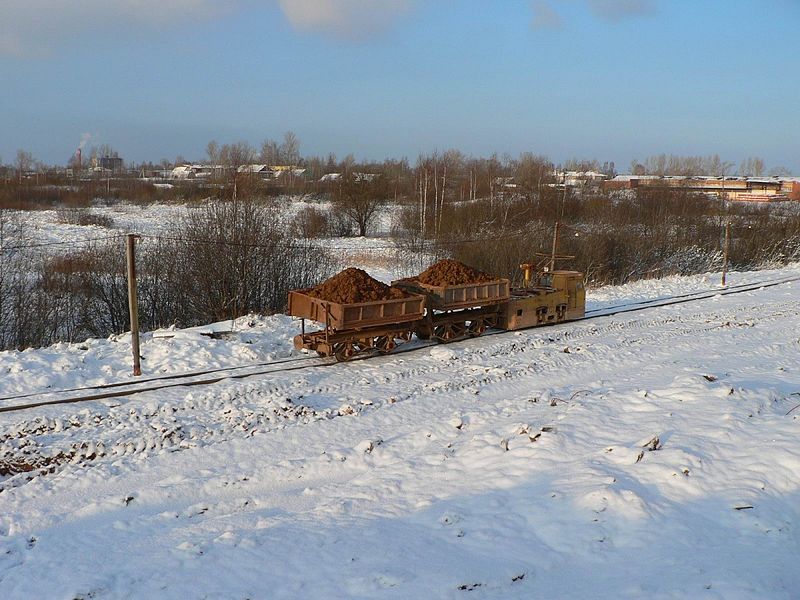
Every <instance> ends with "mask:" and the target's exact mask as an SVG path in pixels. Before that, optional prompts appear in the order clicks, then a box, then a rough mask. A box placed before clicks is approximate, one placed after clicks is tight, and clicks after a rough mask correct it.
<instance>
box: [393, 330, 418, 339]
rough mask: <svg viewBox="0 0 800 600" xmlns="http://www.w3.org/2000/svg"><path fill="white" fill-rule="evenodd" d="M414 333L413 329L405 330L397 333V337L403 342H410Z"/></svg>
mask: <svg viewBox="0 0 800 600" xmlns="http://www.w3.org/2000/svg"><path fill="white" fill-rule="evenodd" d="M412 333H413V332H411V331H403V332H401V333H399V334H397V335H396V336H395V337H396V338H397V339H398V340H401V341H403V342H410V341H411V335H412ZM417 337H419V336H417Z"/></svg>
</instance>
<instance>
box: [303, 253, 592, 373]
mask: <svg viewBox="0 0 800 600" xmlns="http://www.w3.org/2000/svg"><path fill="white" fill-rule="evenodd" d="M521 268H522V269H523V271H524V273H525V277H524V283H523V285H522V286H521V287H518V288H512V287H511V285H510V282H509V280H508V279H504V278H497V277H492V276H490V275H487V274H485V273H481V272H480V271H475V270H474V269H470V268H469V267H466V266H465V265H463V264H461V263H457V262H455V261H449V260H445V261H440V262H439V263H436V265H433V266H432V267H430V268H429V269H427V270H426V271H424V272H423V273H421V274H420V275H418V276H416V277H411V278H407V279H400V280H397V281H393V282H392V284H391V286H386V285H384V284H381V283H380V282H377V281H375V280H374V279H372V278H370V277H369V276H368V275H366V273H364V272H363V271H360V270H358V269H347V270H346V271H343V272H342V273H340V274H339V275H337V276H334V277H332V278H331V279H329V280H328V281H326V282H325V283H324V284H322V285H320V286H317V287H316V288H308V289H304V290H294V291H292V292H289V304H288V306H289V308H288V314H289V315H291V316H294V317H298V318H300V319H301V320H302V333H301V334H300V335H297V336H296V337H295V339H294V345H295V347H296V348H297V349H306V350H309V351H314V352H316V353H317V354H319V355H320V356H334V357H336V359H337V360H339V361H346V360H349V359H351V358H352V357H354V356H356V355H358V354H361V353H365V352H379V353H384V354H385V353H389V352H391V351H392V350H393V349H394V348H395V347H396V346H397V344H398V343H402V342H405V341H409V340H410V339H411V338H412V336H416V337H417V338H418V339H422V340H435V341H437V342H441V343H447V342H452V341H456V340H461V339H465V338H469V337H477V336H479V335H481V334H482V333H483V332H484V331H486V330H487V329H490V328H491V329H501V330H506V331H514V330H517V329H526V328H529V327H537V326H541V325H549V324H553V323H560V322H562V321H569V320H574V319H580V318H582V317H583V316H584V312H585V307H586V291H585V289H584V284H583V274H582V273H579V272H577V271H565V270H552V271H548V270H547V269H543V270H535V269H534V266H533V265H529V264H525V265H521ZM431 274H432V275H433V276H432V277H431ZM453 274H455V276H451V275H453ZM465 279H466V281H465ZM365 290H366V292H368V293H362V292H364V291H365ZM306 320H311V321H314V322H316V323H319V324H320V325H322V326H323V329H321V330H318V331H312V332H306Z"/></svg>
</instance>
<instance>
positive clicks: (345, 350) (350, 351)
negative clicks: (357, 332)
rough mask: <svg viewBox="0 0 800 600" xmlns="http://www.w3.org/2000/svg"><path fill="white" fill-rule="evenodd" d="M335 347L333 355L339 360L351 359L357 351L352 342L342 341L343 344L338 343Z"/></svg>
mask: <svg viewBox="0 0 800 600" xmlns="http://www.w3.org/2000/svg"><path fill="white" fill-rule="evenodd" d="M333 348H334V352H333V355H334V356H335V357H336V360H337V361H339V362H345V361H348V360H350V359H351V358H353V356H354V355H355V353H356V349H355V347H354V346H353V343H352V342H342V343H341V344H336V345H335V346H334V347H333Z"/></svg>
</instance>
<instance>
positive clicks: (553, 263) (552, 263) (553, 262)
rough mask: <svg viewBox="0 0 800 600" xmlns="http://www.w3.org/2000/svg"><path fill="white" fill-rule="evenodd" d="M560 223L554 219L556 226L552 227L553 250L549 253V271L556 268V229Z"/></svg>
mask: <svg viewBox="0 0 800 600" xmlns="http://www.w3.org/2000/svg"><path fill="white" fill-rule="evenodd" d="M560 225H561V224H560V223H559V222H558V221H556V226H555V228H554V229H553V252H552V254H551V255H550V271H551V272H552V271H555V269H556V251H557V250H558V229H559V227H560Z"/></svg>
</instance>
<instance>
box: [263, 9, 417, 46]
mask: <svg viewBox="0 0 800 600" xmlns="http://www.w3.org/2000/svg"><path fill="white" fill-rule="evenodd" d="M412 3H413V0H278V4H279V5H280V7H281V10H283V12H284V14H285V15H286V18H287V19H288V20H289V22H290V23H291V24H292V25H293V26H294V27H295V28H297V29H301V30H308V31H321V32H324V33H329V34H332V35H335V36H337V37H342V38H348V39H363V38H366V37H369V36H371V35H373V34H375V33H377V32H380V31H383V30H385V29H387V28H388V27H390V26H391V25H392V24H393V23H394V22H395V20H396V19H397V18H398V17H400V16H402V15H403V14H405V13H406V12H408V10H409V9H410V8H411V5H412Z"/></svg>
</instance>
